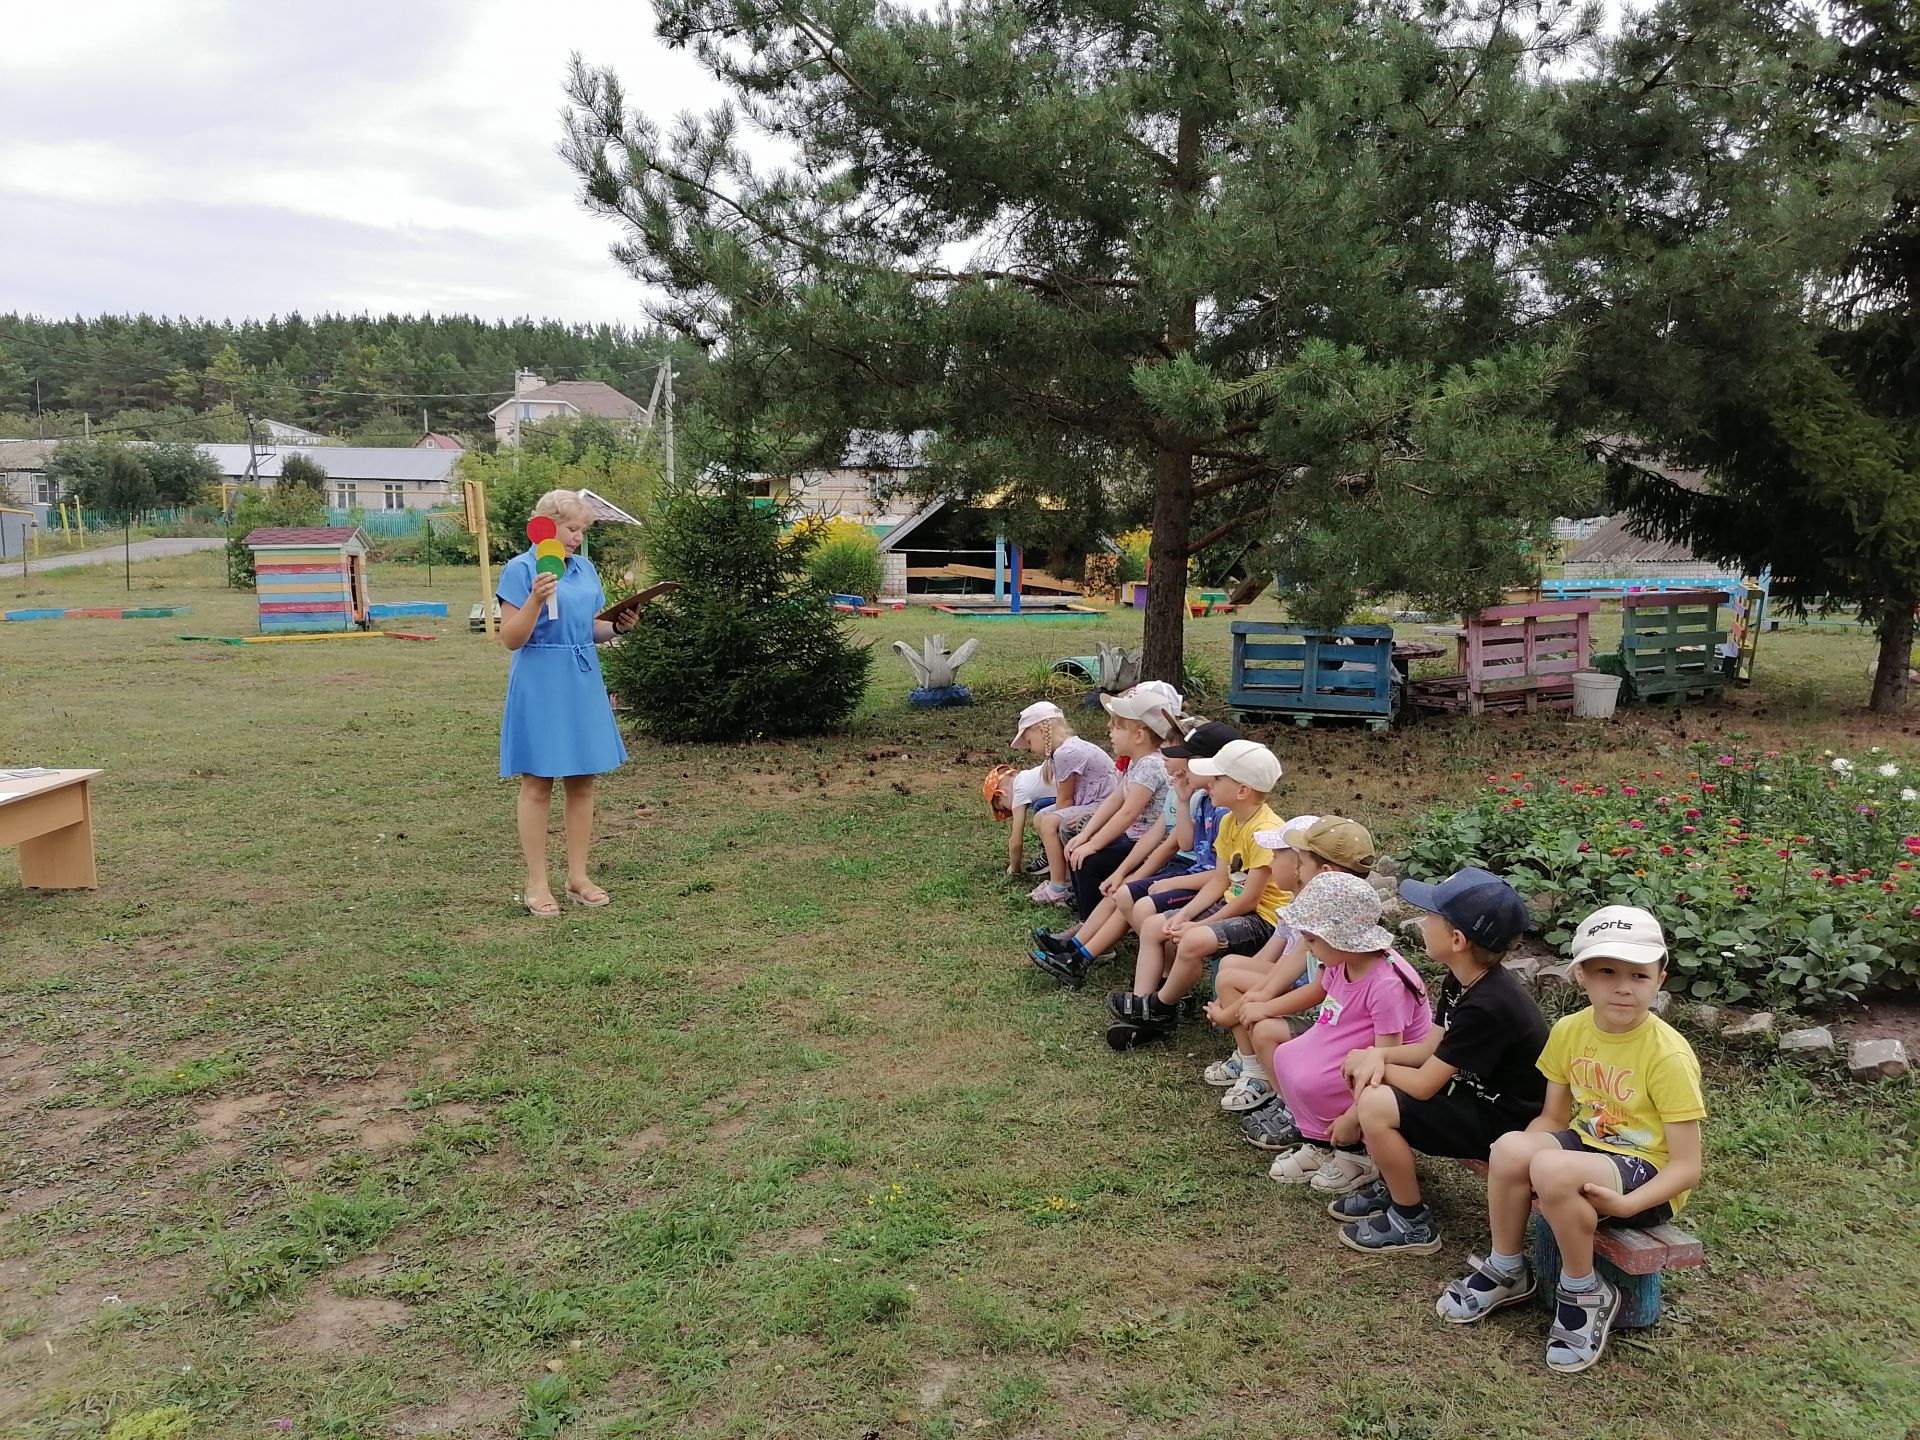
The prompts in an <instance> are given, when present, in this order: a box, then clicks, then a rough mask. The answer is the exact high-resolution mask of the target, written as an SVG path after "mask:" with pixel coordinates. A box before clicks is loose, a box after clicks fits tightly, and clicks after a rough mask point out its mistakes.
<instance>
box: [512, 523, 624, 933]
mask: <svg viewBox="0 0 1920 1440" xmlns="http://www.w3.org/2000/svg"><path fill="white" fill-rule="evenodd" d="M533 513H534V514H535V515H546V516H550V517H551V518H552V520H553V523H554V528H555V530H556V531H557V534H556V535H555V538H556V539H558V540H559V541H560V543H561V544H562V545H563V546H565V547H566V552H567V569H566V573H565V574H563V575H560V576H553V575H541V574H539V573H537V572H536V571H535V569H534V554H533V551H532V550H531V549H528V550H527V551H526V552H524V553H523V554H519V555H516V556H514V557H513V559H511V560H509V561H508V562H507V563H506V564H505V565H504V566H502V567H501V570H500V583H499V585H498V586H497V587H495V591H494V593H495V595H496V596H497V597H498V599H499V601H500V639H501V642H502V643H503V644H505V645H506V647H507V649H509V650H511V651H512V652H513V661H512V664H511V665H510V666H509V667H508V670H507V707H506V714H505V716H504V718H503V719H502V720H501V723H500V776H501V778H502V779H506V778H508V777H509V776H513V775H518V776H519V777H520V803H519V807H518V810H517V814H516V818H517V820H518V823H519V830H520V854H521V856H522V858H524V859H525V860H526V862H527V884H526V889H525V890H524V891H523V892H522V893H521V894H520V896H519V897H518V899H519V902H520V903H521V904H522V905H524V906H526V908H527V910H528V912H529V913H530V914H533V915H539V916H543V917H547V916H554V915H558V914H559V913H560V906H559V904H558V902H556V901H555V900H554V898H553V886H552V884H551V883H550V881H549V880H548V878H547V822H548V818H549V817H550V816H551V815H552V813H553V782H554V781H555V780H556V779H558V780H559V781H560V782H561V785H562V786H563V787H564V790H565V794H566V821H567V899H569V900H570V901H572V902H573V903H574V904H576V905H589V906H599V905H605V904H606V903H607V898H608V897H607V892H606V891H605V890H602V889H601V888H600V887H599V886H598V885H596V884H594V883H593V880H592V878H591V877H590V876H589V875H588V874H587V851H588V849H589V848H590V847H591V846H592V844H593V777H594V776H596V775H598V774H599V773H600V772H601V771H603V770H612V769H614V768H616V767H617V766H619V765H620V764H622V763H623V762H624V761H625V760H626V758H627V747H626V746H625V745H624V744H623V743H622V742H621V739H620V728H619V726H617V725H616V724H614V720H613V706H612V704H611V703H610V702H609V701H608V700H607V687H606V683H605V682H604V681H603V680H602V679H601V678H600V657H599V656H598V655H597V654H596V653H595V652H594V648H593V647H594V646H595V645H598V644H602V643H604V642H606V641H608V640H611V639H612V638H613V637H614V635H615V634H617V633H625V631H626V630H628V629H631V628H632V625H633V618H634V617H633V612H632V611H629V612H628V613H627V614H626V615H625V616H624V617H623V619H624V621H625V623H624V624H623V625H621V626H618V627H616V626H615V625H613V624H612V623H611V622H609V621H606V620H601V619H598V618H597V617H598V615H599V613H600V611H601V610H602V609H604V608H605V606H606V603H607V597H606V593H605V592H604V591H603V590H602V589H601V588H600V576H599V575H598V574H597V573H596V572H595V571H594V568H593V564H592V562H591V561H589V560H587V559H586V558H585V557H583V556H582V555H580V554H579V553H578V552H579V550H580V542H581V541H582V540H583V539H584V538H585V537H586V533H587V527H588V526H590V525H591V524H593V513H592V511H590V510H589V509H588V508H587V506H586V502H584V501H583V500H582V499H581V498H580V495H579V492H578V491H575V490H549V491H548V492H547V493H546V494H545V495H542V496H541V497H540V502H539V503H538V504H537V505H535V506H534V507H533ZM555 594H558V596H559V610H560V614H559V617H558V618H557V619H552V620H550V619H548V618H547V601H548V600H549V599H551V598H552V597H553V596H554V595H555Z"/></svg>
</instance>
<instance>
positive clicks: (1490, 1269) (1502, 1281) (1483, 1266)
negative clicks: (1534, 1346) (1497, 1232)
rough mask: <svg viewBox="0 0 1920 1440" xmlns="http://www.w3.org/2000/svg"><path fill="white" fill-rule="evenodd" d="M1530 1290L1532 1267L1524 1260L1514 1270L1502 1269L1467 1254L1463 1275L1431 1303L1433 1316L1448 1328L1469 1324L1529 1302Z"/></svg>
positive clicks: (1478, 1257) (1530, 1297) (1490, 1262)
mask: <svg viewBox="0 0 1920 1440" xmlns="http://www.w3.org/2000/svg"><path fill="white" fill-rule="evenodd" d="M1533 1289H1534V1282H1533V1267H1532V1266H1531V1265H1529V1264H1527V1262H1526V1261H1524V1260H1522V1261H1521V1262H1520V1268H1519V1269H1518V1270H1502V1269H1500V1268H1499V1267H1498V1266H1496V1265H1495V1264H1494V1263H1493V1262H1492V1261H1491V1260H1485V1259H1482V1258H1481V1257H1480V1256H1478V1255H1469V1256H1467V1273H1466V1274H1465V1275H1462V1276H1461V1277H1460V1278H1459V1279H1458V1280H1456V1281H1454V1282H1453V1283H1452V1284H1451V1285H1449V1286H1447V1288H1446V1291H1445V1293H1443V1294H1442V1295H1441V1296H1440V1298H1439V1299H1438V1300H1436V1301H1434V1302H1433V1313H1434V1314H1436V1315H1438V1316H1439V1317H1440V1318H1441V1319H1442V1320H1444V1321H1446V1322H1447V1323H1448V1324H1449V1325H1471V1324H1473V1322H1474V1321H1476V1320H1484V1319H1486V1318H1487V1316H1489V1315H1491V1314H1492V1313H1493V1312H1494V1311H1496V1310H1504V1309H1506V1308H1507V1306H1509V1305H1520V1304H1524V1303H1525V1302H1526V1301H1528V1300H1531V1299H1532V1298H1533Z"/></svg>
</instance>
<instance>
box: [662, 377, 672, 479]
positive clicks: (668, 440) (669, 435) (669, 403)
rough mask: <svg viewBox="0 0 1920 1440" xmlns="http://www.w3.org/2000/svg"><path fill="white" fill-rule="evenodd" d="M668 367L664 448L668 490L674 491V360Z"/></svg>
mask: <svg viewBox="0 0 1920 1440" xmlns="http://www.w3.org/2000/svg"><path fill="white" fill-rule="evenodd" d="M666 366H667V433H666V436H665V447H664V448H665V451H666V457H667V489H669V490H671V489H673V362H672V360H668V361H667V362H666Z"/></svg>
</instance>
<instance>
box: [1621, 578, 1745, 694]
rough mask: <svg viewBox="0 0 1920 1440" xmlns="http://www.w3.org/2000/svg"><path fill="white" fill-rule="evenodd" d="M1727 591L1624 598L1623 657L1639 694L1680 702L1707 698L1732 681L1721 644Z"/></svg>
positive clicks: (1634, 690) (1630, 681) (1629, 682)
mask: <svg viewBox="0 0 1920 1440" xmlns="http://www.w3.org/2000/svg"><path fill="white" fill-rule="evenodd" d="M1724 603H1726V596H1725V595H1723V594H1722V593H1721V592H1719V591H1717V590H1670V591H1666V592H1664V593H1648V594H1644V595H1623V596H1622V597H1621V599H1620V661H1621V665H1622V667H1623V668H1624V669H1625V671H1626V676H1627V688H1628V690H1630V691H1631V692H1632V694H1633V697H1634V699H1636V700H1652V701H1659V702H1661V703H1663V704H1669V705H1680V704H1683V703H1685V702H1686V701H1687V700H1688V699H1690V698H1692V697H1694V696H1698V697H1700V698H1701V699H1708V698H1711V697H1712V696H1714V695H1716V694H1718V693H1719V691H1720V690H1721V689H1722V688H1724V687H1725V685H1726V684H1727V680H1728V676H1727V673H1726V671H1725V670H1723V669H1722V668H1721V666H1720V647H1721V646H1722V645H1723V644H1725V643H1726V639H1727V632H1726V631H1725V630H1724V629H1722V628H1721V626H1720V607H1721V605H1723V604H1724Z"/></svg>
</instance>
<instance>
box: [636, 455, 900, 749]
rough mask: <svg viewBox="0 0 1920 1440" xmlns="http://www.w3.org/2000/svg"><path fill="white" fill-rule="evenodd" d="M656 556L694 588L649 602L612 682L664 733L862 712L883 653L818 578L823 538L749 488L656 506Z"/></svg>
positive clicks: (780, 725)
mask: <svg viewBox="0 0 1920 1440" xmlns="http://www.w3.org/2000/svg"><path fill="white" fill-rule="evenodd" d="M647 546H648V559H649V561H650V562H651V565H652V568H653V571H654V573H655V574H657V575H659V576H660V577H661V578H662V579H664V580H678V581H679V582H680V583H681V586H682V588H681V589H680V590H679V591H677V592H675V593H674V594H672V595H668V596H664V597H662V598H661V599H660V600H657V601H655V602H654V603H653V604H651V605H648V606H645V607H643V608H642V609H641V611H640V619H639V623H638V624H637V625H635V627H634V629H633V630H632V632H631V633H629V634H628V635H627V637H626V638H625V639H624V640H623V641H622V642H621V643H620V644H619V645H617V646H615V647H613V649H612V650H611V651H610V652H609V653H608V655H607V659H606V677H607V685H608V687H609V688H610V689H611V690H612V692H613V693H614V694H615V695H617V696H618V697H619V698H620V699H621V700H622V701H623V702H625V704H626V706H627V708H628V709H629V711H631V712H632V714H633V715H634V716H635V718H636V719H638V720H639V722H640V723H641V724H642V725H644V726H645V727H646V728H647V729H648V730H650V731H652V732H653V733H654V734H656V735H665V736H672V737H674V738H677V739H682V740H745V739H751V738H754V737H757V736H762V735H812V734H818V733H820V732H822V731H826V730H831V729H832V728H834V727H835V726H837V725H839V724H841V723H842V722H843V721H845V720H846V718H847V717H848V716H849V715H851V714H852V713H853V710H854V707H855V706H857V705H858V704H859V703H860V698H861V696H863V695H864V694H865V693H866V688H867V679H868V674H869V671H870V669H871V667H872V663H873V657H872V654H871V652H870V651H869V650H868V649H867V647H866V646H865V645H862V644H860V643H859V642H858V641H856V640H855V639H854V638H853V636H852V635H851V634H849V633H848V631H847V629H846V625H845V623H844V621H843V620H842V618H841V617H840V616H838V615H836V614H835V613H834V612H833V611H832V610H831V609H829V608H828V607H827V605H826V604H825V603H824V601H823V600H822V598H821V596H820V593H819V592H818V591H817V590H815V589H814V588H813V586H812V585H811V583H810V582H809V581H808V580H807V578H806V566H807V561H808V559H809V557H810V554H811V539H810V537H809V536H808V535H806V534H805V532H796V533H795V534H794V535H791V536H785V537H783V536H782V534H781V516H780V514H779V512H778V510H777V509H776V508H774V507H772V506H761V505H755V504H754V503H753V502H752V500H751V499H750V498H749V497H748V496H747V495H746V494H745V493H744V492H743V491H742V490H741V489H740V488H739V487H737V486H729V487H727V488H726V489H724V490H723V491H722V492H721V493H720V494H718V495H706V494H698V493H695V492H693V491H690V490H682V491H678V492H676V493H674V494H671V495H669V496H667V497H666V498H665V499H663V500H662V502H661V503H660V504H659V505H658V506H657V507H655V510H654V513H653V520H652V524H651V525H650V526H649V527H648V532H647Z"/></svg>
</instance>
